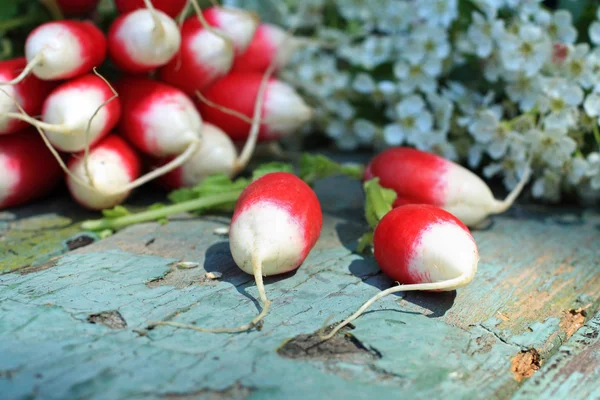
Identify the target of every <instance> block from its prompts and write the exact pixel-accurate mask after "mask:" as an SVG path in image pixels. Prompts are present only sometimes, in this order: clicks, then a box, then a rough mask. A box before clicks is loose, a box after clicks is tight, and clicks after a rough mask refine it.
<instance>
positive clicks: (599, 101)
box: [583, 92, 600, 124]
mask: <svg viewBox="0 0 600 400" xmlns="http://www.w3.org/2000/svg"><path fill="white" fill-rule="evenodd" d="M583 109H584V110H585V113H586V114H587V115H588V116H590V117H592V118H599V117H600V93H598V92H592V93H590V94H588V95H587V97H586V98H585V101H584V102H583ZM598 124H600V118H599V119H598Z"/></svg>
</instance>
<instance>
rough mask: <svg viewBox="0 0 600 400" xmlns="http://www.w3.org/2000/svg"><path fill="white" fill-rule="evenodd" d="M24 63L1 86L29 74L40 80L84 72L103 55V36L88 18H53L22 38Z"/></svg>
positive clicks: (13, 82)
mask: <svg viewBox="0 0 600 400" xmlns="http://www.w3.org/2000/svg"><path fill="white" fill-rule="evenodd" d="M25 57H26V58H27V66H26V67H25V68H24V69H23V71H22V72H21V74H19V76H17V77H16V78H14V79H13V80H11V81H9V82H4V83H2V85H14V84H16V83H18V82H20V81H21V80H23V79H24V78H25V77H26V76H27V75H28V74H29V73H33V74H34V75H35V76H36V77H38V78H39V79H42V80H47V81H52V80H62V79H70V78H74V77H77V76H79V75H83V74H86V73H88V72H90V71H91V70H92V68H94V67H97V66H100V64H102V62H103V61H104V58H105V57H106V38H105V37H104V34H103V33H102V31H101V30H100V29H98V28H97V27H96V26H95V25H94V24H93V23H91V22H88V21H74V20H73V21H72V20H64V21H53V22H46V23H44V24H42V25H40V26H38V27H37V28H35V29H34V30H33V31H32V32H31V33H30V34H29V36H27V40H26V41H25Z"/></svg>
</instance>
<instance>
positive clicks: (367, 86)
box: [352, 72, 377, 94]
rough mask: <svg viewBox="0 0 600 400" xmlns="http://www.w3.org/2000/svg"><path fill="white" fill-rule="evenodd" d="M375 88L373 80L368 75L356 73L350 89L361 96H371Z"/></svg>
mask: <svg viewBox="0 0 600 400" xmlns="http://www.w3.org/2000/svg"><path fill="white" fill-rule="evenodd" d="M376 88H377V86H376V84H375V80H374V79H373V77H372V76H371V75H369V74H365V73H364V72H360V73H358V74H357V75H356V76H355V77H354V81H352V89H354V90H355V91H356V92H358V93H361V94H371V93H373V92H374V91H375V89H376Z"/></svg>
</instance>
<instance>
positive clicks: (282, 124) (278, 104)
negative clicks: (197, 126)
mask: <svg viewBox="0 0 600 400" xmlns="http://www.w3.org/2000/svg"><path fill="white" fill-rule="evenodd" d="M262 78H263V76H262V74H259V73H232V74H229V75H227V76H226V77H224V78H223V79H220V80H219V81H217V82H216V83H215V84H214V85H212V86H211V87H210V88H208V89H207V90H206V91H205V92H204V93H203V97H204V98H205V99H206V100H208V101H209V102H210V103H213V104H218V105H219V106H220V107H221V108H226V109H229V110H233V111H234V112H236V113H238V114H242V115H243V116H245V117H246V118H252V115H253V114H252V112H253V108H254V106H255V103H256V99H257V95H258V91H259V86H260V84H261V81H262ZM197 105H198V109H199V110H200V113H201V114H202V116H203V117H204V119H205V120H206V121H207V122H210V123H212V124H214V125H216V126H218V127H219V128H221V129H223V130H224V131H225V132H226V133H227V134H228V135H229V136H230V137H231V138H232V139H233V140H234V141H241V140H244V139H246V138H247V137H248V131H249V127H250V123H249V122H248V121H247V119H240V118H231V116H230V115H229V114H230V113H228V112H225V111H223V110H221V109H220V108H216V107H213V106H212V105H208V104H206V102H205V101H198V102H197ZM311 116H312V110H311V109H310V108H309V107H308V105H306V103H305V102H304V100H302V98H301V97H300V96H299V95H298V93H297V92H296V91H295V90H294V89H293V88H292V87H291V86H289V85H288V84H286V83H284V82H282V81H279V80H277V79H270V80H269V82H268V85H267V87H266V92H265V100H264V105H263V106H262V119H263V121H264V122H263V124H262V125H261V127H260V133H259V140H262V141H264V140H275V139H279V138H281V137H283V136H288V135H290V134H291V133H292V132H294V131H296V130H297V129H298V128H300V126H301V125H302V124H304V123H305V122H307V121H308V120H309V119H310V118H311Z"/></svg>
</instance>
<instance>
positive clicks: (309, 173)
mask: <svg viewBox="0 0 600 400" xmlns="http://www.w3.org/2000/svg"><path fill="white" fill-rule="evenodd" d="M363 173H364V168H363V166H362V165H352V164H340V163H338V162H335V161H333V160H332V159H330V158H327V157H325V156H324V155H321V154H314V155H313V154H308V153H303V154H302V157H301V158H300V178H302V180H304V181H305V182H306V183H308V184H312V183H313V182H315V181H317V180H319V179H323V178H327V177H329V176H336V175H346V176H349V177H350V178H352V179H356V180H360V179H362V177H363Z"/></svg>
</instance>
